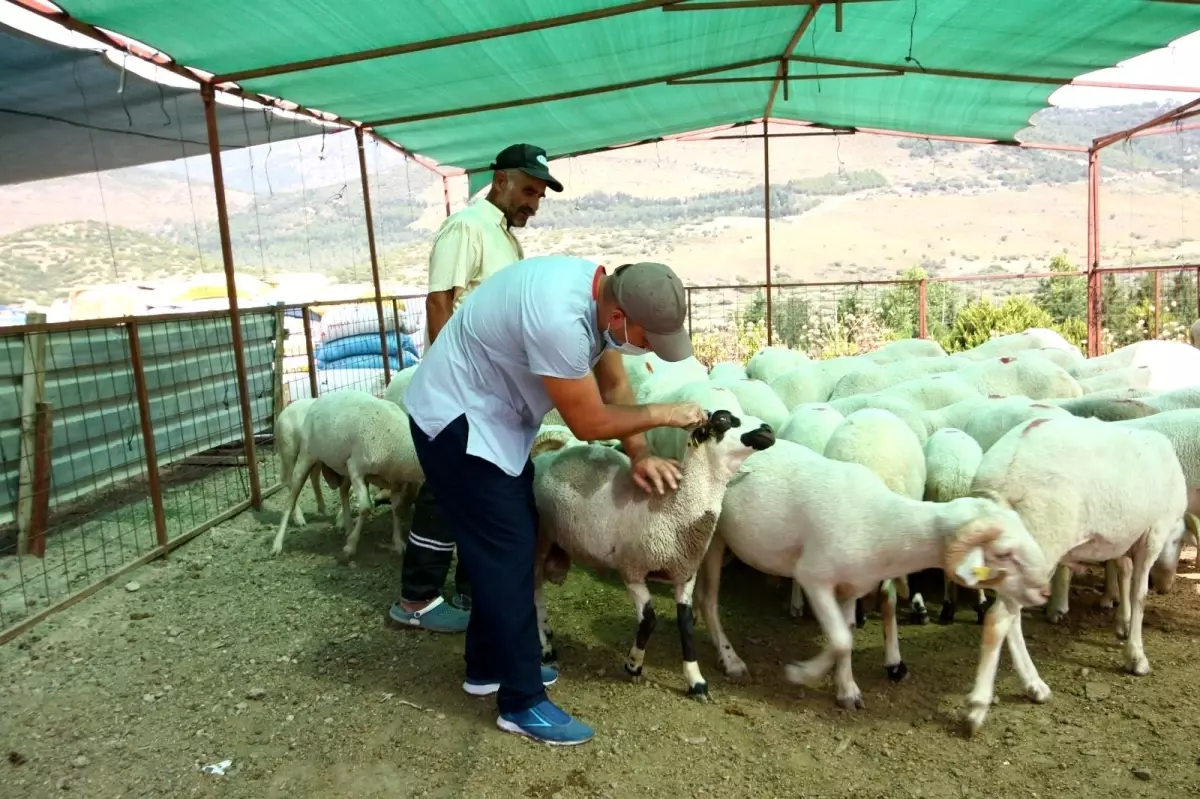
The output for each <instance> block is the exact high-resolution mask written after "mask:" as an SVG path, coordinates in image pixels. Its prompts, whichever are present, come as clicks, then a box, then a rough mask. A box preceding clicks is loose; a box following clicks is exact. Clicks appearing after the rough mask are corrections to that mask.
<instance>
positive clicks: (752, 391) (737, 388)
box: [709, 378, 788, 430]
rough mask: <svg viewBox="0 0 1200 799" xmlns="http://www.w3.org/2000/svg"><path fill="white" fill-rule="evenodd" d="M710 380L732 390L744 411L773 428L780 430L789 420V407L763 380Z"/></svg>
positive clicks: (716, 384)
mask: <svg viewBox="0 0 1200 799" xmlns="http://www.w3.org/2000/svg"><path fill="white" fill-rule="evenodd" d="M709 382H710V383H712V384H713V385H715V386H719V387H720V388H727V389H729V390H730V391H732V392H733V393H734V396H736V397H737V399H738V404H739V405H741V407H742V410H743V411H745V412H746V413H747V414H749V415H750V416H753V417H755V418H757V419H762V420H763V421H764V422H766V423H767V425H768V426H770V428H771V429H772V430H778V429H779V428H780V427H782V426H783V424H784V422H786V421H787V420H788V409H787V408H785V407H784V405H783V401H782V400H780V399H779V396H778V395H777V394H776V393H775V392H774V391H772V390H771V387H770V386H768V385H767V384H766V383H764V382H762V381H761V380H750V379H748V378H747V379H742V380H733V379H723V380H712V379H710V380H709Z"/></svg>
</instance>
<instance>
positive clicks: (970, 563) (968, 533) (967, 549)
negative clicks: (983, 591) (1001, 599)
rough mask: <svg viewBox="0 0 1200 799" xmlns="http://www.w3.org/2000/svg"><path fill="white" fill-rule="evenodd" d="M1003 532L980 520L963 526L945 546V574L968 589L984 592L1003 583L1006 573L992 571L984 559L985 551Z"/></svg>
mask: <svg viewBox="0 0 1200 799" xmlns="http://www.w3.org/2000/svg"><path fill="white" fill-rule="evenodd" d="M1000 532H1001V530H1000V528H999V527H995V526H991V525H987V524H984V523H982V522H980V521H978V520H976V521H970V522H967V523H966V524H964V525H963V526H962V527H960V528H959V529H958V530H957V531H956V532H955V534H954V537H953V538H951V539H950V540H949V541H948V542H947V543H946V550H945V552H944V553H943V555H942V571H944V572H945V573H946V574H949V575H951V576H952V579H953V580H954V581H955V582H956V583H959V584H960V585H964V586H966V587H968V588H983V587H987V586H988V585H989V584H996V583H999V582H1000V581H1002V580H1003V579H1004V573H1003V572H1002V571H999V570H997V569H989V568H988V567H987V564H986V563H985V561H984V557H983V547H985V546H987V545H988V544H989V543H990V542H991V541H994V540H995V539H996V538H998V537H999V536H1000Z"/></svg>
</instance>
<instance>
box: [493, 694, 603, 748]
mask: <svg viewBox="0 0 1200 799" xmlns="http://www.w3.org/2000/svg"><path fill="white" fill-rule="evenodd" d="M496 726H497V727H499V728H500V729H502V730H504V731H505V732H511V733H514V734H516V735H524V736H525V737H527V738H532V739H533V740H535V741H541V742H542V743H547V744H550V745H552V746H575V745H576V744H582V743H587V742H588V741H590V740H592V736H593V735H595V733H594V732H592V728H591V727H589V726H588V725H586V724H584V723H583V722H582V721H579V720H578V719H574V718H571V716H570V714H568V713H567V712H566V711H564V710H562V709H561V708H559V707H558V706H557V705H555V704H554V703H553V702H551V701H550V700H549V699H544V700H542V701H541V702H540V703H538V704H536V705H534V706H533V707H531V708H529V709H528V710H522V711H520V712H517V713H501V714H500V717H499V718H497V719H496Z"/></svg>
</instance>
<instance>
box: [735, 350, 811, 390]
mask: <svg viewBox="0 0 1200 799" xmlns="http://www.w3.org/2000/svg"><path fill="white" fill-rule="evenodd" d="M807 361H808V356H807V355H805V354H804V353H802V352H800V351H798V350H791V349H788V348H787V347H763V348H762V349H761V350H759V351H758V352H756V353H754V355H753V356H751V358H750V360H749V361H747V362H746V376H747V377H749V378H751V379H753V380H761V381H763V382H764V383H770V382H771V381H772V380H774V379H775V378H777V377H779V376H780V375H781V374H783V373H784V372H789V371H791V370H792V369H795V368H796V367H798V366H800V365H801V364H802V363H806V362H807Z"/></svg>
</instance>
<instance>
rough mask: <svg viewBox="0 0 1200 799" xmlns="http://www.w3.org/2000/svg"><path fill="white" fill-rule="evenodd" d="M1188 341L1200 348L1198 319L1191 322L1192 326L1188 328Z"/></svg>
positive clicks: (1199, 321) (1199, 324) (1199, 323)
mask: <svg viewBox="0 0 1200 799" xmlns="http://www.w3.org/2000/svg"><path fill="white" fill-rule="evenodd" d="M1188 342H1189V343H1190V344H1191V345H1192V346H1193V347H1196V348H1197V349H1200V319H1197V320H1196V321H1195V322H1192V326H1191V327H1189V328H1188Z"/></svg>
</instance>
